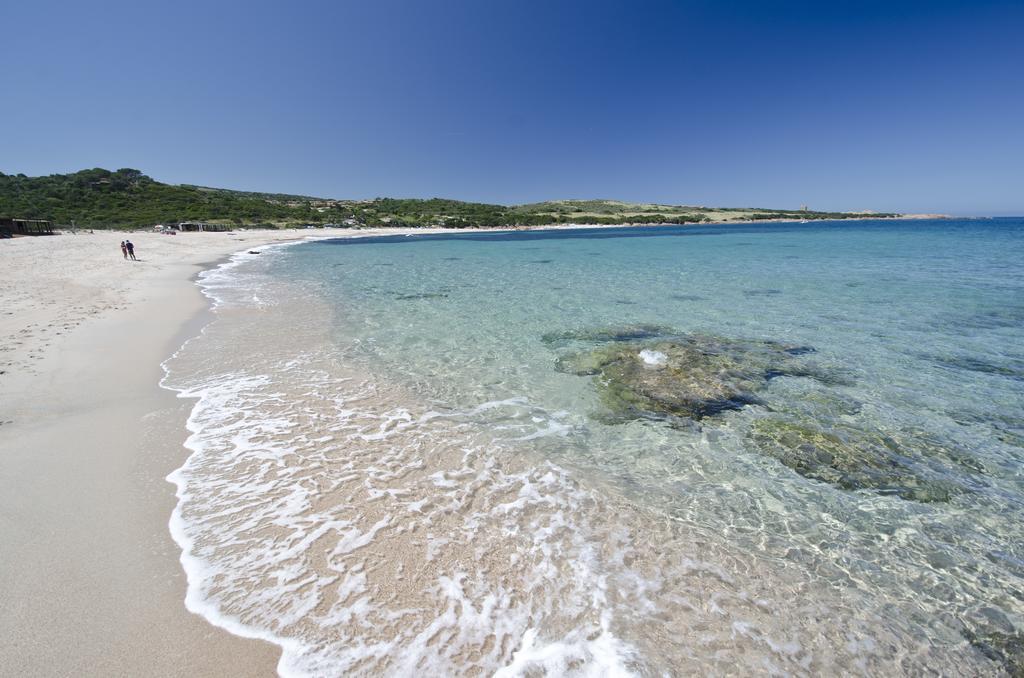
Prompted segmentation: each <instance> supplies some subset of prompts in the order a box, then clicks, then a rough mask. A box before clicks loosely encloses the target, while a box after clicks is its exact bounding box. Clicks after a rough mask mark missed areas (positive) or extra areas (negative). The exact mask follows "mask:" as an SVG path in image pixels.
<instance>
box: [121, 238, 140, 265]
mask: <svg viewBox="0 0 1024 678" xmlns="http://www.w3.org/2000/svg"><path fill="white" fill-rule="evenodd" d="M124 246H125V247H127V248H128V256H129V257H131V258H132V261H138V259H136V258H135V245H133V244H132V241H131V240H125V241H124Z"/></svg>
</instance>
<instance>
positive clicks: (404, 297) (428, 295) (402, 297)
mask: <svg viewBox="0 0 1024 678" xmlns="http://www.w3.org/2000/svg"><path fill="white" fill-rule="evenodd" d="M447 298H448V295H447V294H444V293H442V292H422V293H419V294H399V295H398V296H396V297H395V299H397V300H398V301H414V300H417V299H447Z"/></svg>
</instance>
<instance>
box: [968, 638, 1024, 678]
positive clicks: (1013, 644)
mask: <svg viewBox="0 0 1024 678" xmlns="http://www.w3.org/2000/svg"><path fill="white" fill-rule="evenodd" d="M965 635H966V637H967V641H968V642H969V643H970V644H971V645H972V646H974V647H975V648H977V649H978V650H980V651H981V653H982V654H984V655H985V656H986V657H988V658H989V659H991V660H993V661H997V662H999V663H1000V664H1002V665H1003V668H1004V669H1005V670H1006V673H1007V675H1009V676H1011V677H1012V678H1024V635H1022V634H1020V633H1000V632H998V631H996V632H989V633H980V634H975V633H967V634H965Z"/></svg>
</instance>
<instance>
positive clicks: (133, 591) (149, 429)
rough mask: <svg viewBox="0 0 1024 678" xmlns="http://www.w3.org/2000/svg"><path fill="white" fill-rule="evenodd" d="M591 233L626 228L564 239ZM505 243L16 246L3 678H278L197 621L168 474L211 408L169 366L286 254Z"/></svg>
mask: <svg viewBox="0 0 1024 678" xmlns="http://www.w3.org/2000/svg"><path fill="white" fill-rule="evenodd" d="M723 223H739V222H723ZM747 223H756V222H747ZM706 225H714V224H706ZM585 228H617V226H604V225H600V226H596V225H590V226H588V225H576V224H572V225H559V226H558V227H557V229H559V230H561V229H585ZM498 230H505V231H515V230H526V229H449V228H401V229H372V230H371V229H365V230H352V229H334V230H326V229H323V230H321V229H317V230H315V231H309V230H293V231H269V232H268V231H243V232H227V233H201V234H180V235H178V236H175V237H168V236H164V235H158V234H146V233H142V234H133V235H132V238H133V240H135V241H136V243H137V247H138V250H137V251H138V253H139V256H140V258H141V259H142V261H141V262H140V263H139V264H132V263H130V262H124V261H122V260H118V259H117V258H116V254H117V243H118V240H119V239H120V238H122V237H124V235H123V234H122V233H120V232H99V233H93V234H83V233H79V234H78V235H75V236H71V235H65V236H63V237H58V238H19V239H16V240H13V241H7V242H6V243H0V256H3V257H4V261H5V264H9V265H7V266H5V269H4V270H3V271H2V272H0V282H3V283H5V284H4V285H3V287H2V290H3V291H2V292H0V300H2V301H3V302H4V303H3V308H4V310H5V312H4V314H3V315H0V338H2V339H4V342H3V343H0V346H3V347H5V348H13V347H14V346H15V342H17V341H21V342H23V343H22V344H20V346H21V348H18V349H17V350H15V351H8V352H5V353H2V354H0V403H2V410H0V449H2V450H3V454H0V483H3V485H4V488H5V489H4V493H3V495H2V499H0V502H2V506H3V508H4V510H3V511H2V512H0V538H3V540H4V543H5V546H6V548H5V551H6V552H7V558H5V559H4V560H3V562H2V563H0V572H2V573H3V577H4V579H5V581H6V582H7V586H6V587H5V591H4V592H3V593H2V594H0V596H2V600H0V603H2V605H3V609H4V612H3V613H2V614H0V632H2V633H3V640H2V641H0V664H2V665H3V666H4V667H5V668H8V669H9V670H11V671H12V672H13V673H16V674H18V675H54V674H72V673H86V674H91V673H94V674H122V675H124V674H127V675H135V674H139V673H144V672H149V673H154V674H156V675H170V674H188V675H224V674H238V673H241V674H244V675H274V674H275V667H276V666H277V663H278V660H279V658H280V655H281V650H280V648H279V647H278V646H277V645H272V644H270V643H268V642H265V641H257V642H252V641H251V640H249V639H247V638H243V637H241V636H238V635H234V634H232V633H231V632H229V631H224V630H222V629H220V628H215V627H214V625H213V624H211V623H210V622H208V621H207V620H206V619H205V618H204V617H201V616H199V615H198V614H193V613H190V612H189V611H188V610H187V609H186V603H185V594H186V590H187V588H186V577H185V572H184V571H183V569H182V566H181V564H180V558H181V554H182V551H181V549H180V548H179V547H178V545H177V544H176V543H175V541H174V539H173V536H172V534H171V532H170V531H169V529H168V522H169V520H170V518H171V515H172V511H173V510H174V507H175V505H176V504H177V497H176V496H175V491H174V486H173V485H172V484H171V483H170V482H168V481H167V476H168V475H169V474H170V473H171V472H173V471H175V470H176V469H178V468H180V467H181V465H182V464H183V463H184V460H185V459H187V458H188V456H189V454H190V452H189V451H188V450H187V449H186V448H185V447H184V446H183V441H184V439H185V437H186V436H187V433H188V432H187V428H186V425H185V424H186V421H187V419H188V416H189V413H190V411H191V409H192V405H193V404H194V401H192V400H191V399H182V398H179V397H178V396H177V394H176V393H174V392H172V391H170V390H168V389H166V388H162V387H161V386H160V382H161V379H162V377H163V370H162V363H163V362H164V361H165V360H166V359H167V358H168V357H169V356H171V355H172V354H173V353H174V352H175V351H176V350H177V349H178V348H180V346H181V345H182V343H184V342H185V341H186V340H187V339H189V338H192V337H194V336H196V335H197V334H198V332H199V330H200V329H201V328H202V327H203V326H205V325H206V324H207V323H208V322H209V320H210V319H211V318H212V315H211V311H210V309H211V300H210V299H209V298H206V297H204V296H203V295H202V292H201V290H200V288H199V286H198V285H197V284H196V277H197V276H198V275H199V274H200V273H201V272H202V271H204V270H209V269H212V268H215V267H217V266H219V265H220V264H221V263H223V262H224V261H226V260H228V259H229V258H230V257H231V255H233V254H236V253H240V252H243V251H246V250H248V249H251V248H254V247H264V246H268V245H272V244H274V243H283V242H288V241H301V240H306V239H311V238H312V239H328V238H353V237H355V238H358V237H375V236H380V235H402V234H405V235H418V234H425V233H446V232H471V231H498ZM529 230H545V229H544V228H541V227H536V228H534V227H531V228H530V229H529ZM547 230H554V229H552V228H551V227H548V228H547ZM26 312H27V313H26ZM24 342H31V343H30V344H28V345H27V346H26V344H25V343H24Z"/></svg>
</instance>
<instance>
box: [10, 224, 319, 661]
mask: <svg viewBox="0 0 1024 678" xmlns="http://www.w3.org/2000/svg"><path fill="white" fill-rule="evenodd" d="M321 233H322V232H321ZM211 235H213V234H202V235H201V236H197V237H189V236H178V237H175V238H170V237H167V236H157V235H150V236H148V237H145V236H143V237H139V236H133V240H134V241H135V242H136V244H137V252H138V256H139V258H140V259H141V260H142V261H141V262H140V263H138V264H132V263H130V262H124V261H123V260H119V259H117V258H116V254H117V253H118V252H117V248H118V242H119V239H120V238H121V237H124V236H122V235H120V234H117V233H107V234H93V235H84V234H79V235H77V236H63V237H59V238H47V239H45V240H39V239H17V240H14V241H8V242H7V243H3V244H2V245H0V248H3V249H0V252H2V256H3V257H4V259H5V264H10V265H8V266H5V269H4V271H3V273H2V274H0V276H2V278H3V280H2V282H4V283H5V285H4V286H3V289H4V292H2V295H3V296H0V299H2V300H3V302H4V303H3V307H4V309H5V313H4V314H3V315H0V337H3V338H4V342H3V344H2V345H3V346H4V348H5V349H8V350H5V352H4V353H3V354H0V360H2V363H0V372H3V374H0V403H3V406H2V407H3V409H2V411H0V422H2V424H0V449H2V450H3V454H0V483H2V484H3V487H4V492H3V495H2V499H0V502H2V506H3V509H4V510H3V511H2V512H0V538H2V539H3V543H4V544H5V556H6V557H5V558H4V559H3V561H2V563H0V573H2V577H3V579H4V581H5V583H6V586H5V587H4V592H3V593H2V594H0V596H2V600H0V604H2V608H3V610H4V612H3V613H0V634H2V637H3V639H2V640H0V665H2V666H4V668H5V671H9V672H11V673H12V674H14V675H25V676H32V675H40V676H43V675H46V676H49V675H76V674H86V675H140V674H145V673H150V674H154V675H232V674H234V675H238V674H241V675H254V676H261V675H267V676H270V675H275V674H276V671H275V667H276V664H277V660H278V658H279V656H280V649H279V648H278V647H277V646H276V645H271V644H269V643H265V642H253V641H252V640H249V639H245V638H241V637H238V636H236V635H232V634H230V633H228V632H225V631H222V630H220V629H217V628H215V627H214V626H212V625H210V624H209V623H208V622H207V621H206V620H205V619H204V618H203V617H200V616H198V615H194V614H192V613H190V612H189V611H188V610H187V609H186V606H185V603H184V601H185V593H186V581H185V573H184V571H183V570H182V567H181V564H180V556H181V551H180V549H179V548H178V546H177V544H176V543H175V542H174V541H173V539H172V536H171V533H170V531H169V530H168V521H169V520H170V517H171V514H172V511H173V509H174V507H175V505H176V503H177V498H176V497H175V493H174V486H173V485H172V484H171V483H169V482H168V481H167V480H166V476H167V475H168V474H170V473H171V472H172V471H174V470H175V469H177V468H179V467H180V466H181V464H182V463H183V461H184V459H185V458H186V457H187V456H188V450H186V449H185V448H184V447H183V445H182V443H183V441H184V439H185V436H186V435H187V430H186V428H185V422H186V421H187V417H188V415H189V412H190V410H191V407H192V403H191V402H190V401H187V400H182V399H179V398H177V396H176V394H175V393H173V392H171V391H169V390H166V389H163V388H161V387H160V386H159V382H160V380H161V378H162V377H163V370H162V368H161V363H162V362H163V361H164V360H166V359H167V358H168V356H170V355H171V354H172V353H173V352H174V351H176V350H177V349H178V348H179V347H180V346H181V344H182V343H183V342H184V341H185V340H187V339H188V338H191V337H192V336H195V335H196V334H197V333H198V331H199V328H201V327H202V326H204V325H205V324H206V323H208V322H209V320H210V318H211V316H210V304H209V300H208V299H207V298H205V297H204V296H203V295H202V294H201V292H200V289H199V287H198V286H197V285H196V284H195V278H196V276H197V275H198V274H199V273H200V272H201V271H202V270H205V269H207V268H211V267H215V266H217V265H219V263H220V262H221V261H223V260H224V259H225V258H226V257H228V256H230V255H231V254H233V253H236V252H238V251H239V250H245V249H249V248H251V247H261V246H264V245H266V244H269V243H270V242H274V241H277V242H281V241H287V240H301V239H306V238H307V237H308V236H309V234H307V233H297V232H282V233H278V234H266V233H254V234H242V235H241V237H240V234H219V237H218V236H214V237H213V238H211V237H210V236H211ZM274 235H276V236H277V237H276V238H275V237H273V236H274ZM318 235H320V234H318ZM325 235H326V234H325ZM332 235H333V234H332ZM268 236H271V237H268ZM158 238H159V240H158ZM171 241H173V242H171ZM100 257H102V258H100ZM40 278H42V279H43V281H42V282H41V281H40V280H39V279H40ZM83 280H86V281H88V282H89V284H86V285H83V284H82V282H83ZM19 295H20V296H23V297H26V298H23V299H20V300H19V299H16V298H15V297H16V296H19ZM8 309H9V310H8ZM23 309H25V310H27V311H30V312H28V313H22V312H21V311H22V310H23ZM15 342H21V343H20V344H16V343H15ZM9 349H15V350H9Z"/></svg>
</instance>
